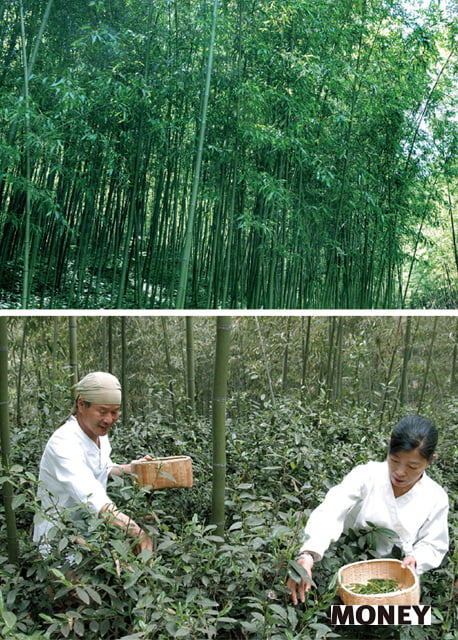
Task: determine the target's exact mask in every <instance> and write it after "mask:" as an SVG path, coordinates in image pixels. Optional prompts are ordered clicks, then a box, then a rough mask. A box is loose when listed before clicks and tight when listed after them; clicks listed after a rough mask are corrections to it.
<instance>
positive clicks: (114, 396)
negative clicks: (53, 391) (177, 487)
mask: <svg viewBox="0 0 458 640" xmlns="http://www.w3.org/2000/svg"><path fill="white" fill-rule="evenodd" d="M76 391H77V398H76V406H75V411H74V413H73V415H71V416H69V418H68V419H67V420H66V421H65V422H64V423H63V424H62V425H61V426H60V427H59V428H58V429H56V431H55V432H54V433H53V435H52V436H51V437H50V439H49V440H48V442H47V444H46V447H45V450H44V453H43V456H42V459H41V463H40V474H39V489H38V497H39V498H40V499H41V505H42V515H41V517H39V518H37V519H36V522H35V527H34V533H33V539H34V541H35V542H37V543H38V544H39V546H40V551H41V552H42V553H43V554H49V553H51V549H52V546H51V543H52V536H53V527H54V524H55V522H56V520H58V519H59V518H60V517H61V516H62V515H65V514H67V516H70V517H71V518H72V519H73V520H74V521H75V523H76V524H77V525H78V524H82V522H83V518H81V520H80V518H79V517H78V512H80V513H81V514H83V512H84V511H86V513H87V511H89V512H91V513H92V514H94V515H95V516H97V517H99V518H105V519H106V520H107V521H108V522H109V523H111V524H113V525H115V526H117V527H120V528H121V529H123V530H124V531H125V532H126V533H127V535H128V536H129V537H131V538H132V540H133V541H135V548H134V550H135V551H136V552H137V553H139V552H141V551H142V550H143V549H147V550H149V551H151V552H152V543H151V540H150V538H149V537H148V535H147V534H146V533H145V531H143V529H142V528H141V527H140V526H139V525H138V524H137V523H136V522H135V521H134V520H132V518H130V517H129V516H128V515H126V514H125V513H123V512H122V511H120V510H119V509H118V508H117V507H116V505H115V504H114V503H113V501H112V500H111V499H110V498H109V497H108V495H107V492H106V486H107V480H108V477H109V476H112V475H122V474H124V473H131V472H132V468H131V464H126V465H116V464H114V463H113V462H112V460H111V458H110V454H111V445H110V442H109V439H108V433H109V431H110V429H111V428H112V426H113V425H114V423H115V422H116V421H117V420H118V418H119V413H120V408H121V385H120V383H119V380H118V379H117V378H116V377H115V376H113V375H111V374H110V373H105V372H102V371H96V372H93V373H89V374H88V375H87V376H85V377H84V378H82V380H80V381H79V382H78V384H77V385H76ZM148 458H149V456H146V459H148ZM82 533H83V532H82Z"/></svg>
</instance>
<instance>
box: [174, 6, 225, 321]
mask: <svg viewBox="0 0 458 640" xmlns="http://www.w3.org/2000/svg"><path fill="white" fill-rule="evenodd" d="M217 12H218V0H214V2H213V19H212V27H211V35H210V46H209V49H208V61H207V73H206V78H205V89H204V96H203V102H202V111H201V119H200V131H199V144H198V147H197V155H196V162H195V167H194V178H193V183H192V193H191V202H190V205H189V214H188V220H187V224H186V234H185V241H184V246H183V251H182V255H181V265H180V281H179V284H178V291H177V296H176V308H177V309H183V308H184V304H185V298H186V288H187V280H188V275H189V262H190V258H191V247H192V242H193V236H194V233H193V231H194V219H195V213H196V204H197V193H198V189H199V184H200V171H201V167H202V156H203V149H204V140H205V130H206V124H207V111H208V100H209V96H210V82H211V75H212V66H213V49H214V46H215V37H216V18H217Z"/></svg>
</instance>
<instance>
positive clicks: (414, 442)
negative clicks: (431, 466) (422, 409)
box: [389, 414, 438, 461]
mask: <svg viewBox="0 0 458 640" xmlns="http://www.w3.org/2000/svg"><path fill="white" fill-rule="evenodd" d="M437 438H438V434H437V429H436V426H435V425H434V424H433V423H432V422H431V420H428V419H427V418H422V417H421V416H419V415H417V414H412V415H409V416H405V418H401V420H399V422H398V423H397V424H396V425H395V427H394V428H393V432H392V434H391V440H390V446H389V452H390V453H397V452H398V451H413V450H414V449H418V451H419V453H420V455H421V456H422V457H423V458H425V460H428V461H430V460H431V458H432V457H433V455H434V451H435V450H436V446H437Z"/></svg>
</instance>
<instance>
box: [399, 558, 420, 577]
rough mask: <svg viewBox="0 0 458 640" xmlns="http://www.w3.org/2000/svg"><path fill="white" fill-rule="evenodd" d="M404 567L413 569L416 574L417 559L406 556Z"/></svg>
mask: <svg viewBox="0 0 458 640" xmlns="http://www.w3.org/2000/svg"><path fill="white" fill-rule="evenodd" d="M401 566H402V567H410V568H411V569H413V571H415V573H416V572H417V561H416V560H415V558H414V557H413V556H406V557H405V558H404V560H403V561H402V565H401Z"/></svg>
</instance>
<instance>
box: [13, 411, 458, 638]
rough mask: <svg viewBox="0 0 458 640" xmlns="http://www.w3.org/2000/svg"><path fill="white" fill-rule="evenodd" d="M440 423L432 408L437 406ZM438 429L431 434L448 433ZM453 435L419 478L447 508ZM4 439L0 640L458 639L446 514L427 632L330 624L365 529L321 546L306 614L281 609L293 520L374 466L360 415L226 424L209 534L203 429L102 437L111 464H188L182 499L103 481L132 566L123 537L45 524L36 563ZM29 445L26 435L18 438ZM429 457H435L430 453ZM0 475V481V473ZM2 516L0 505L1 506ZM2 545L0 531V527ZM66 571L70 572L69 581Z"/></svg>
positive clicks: (31, 468) (22, 488)
mask: <svg viewBox="0 0 458 640" xmlns="http://www.w3.org/2000/svg"><path fill="white" fill-rule="evenodd" d="M444 413H445V409H444ZM452 422H453V421H451V420H449V421H448V422H447V421H445V420H443V424H445V425H448V424H452ZM453 428H454V427H453V426H450V427H446V429H448V430H446V431H445V432H444V433H443V434H442V435H443V440H442V442H443V445H441V446H444V447H445V448H444V449H443V450H442V449H441V451H440V452H439V460H441V457H442V459H443V462H438V464H437V466H436V467H433V468H432V470H431V474H432V475H434V477H436V478H437V479H438V480H439V481H441V482H442V483H443V484H444V485H445V486H446V487H447V488H448V490H449V494H450V497H451V502H452V506H456V503H455V501H456V498H457V487H456V475H454V473H453V472H454V469H455V467H454V464H455V462H454V461H455V458H456V444H455V439H454V434H453ZM24 431H27V430H26V429H25V430H23V431H22V433H21V434H20V437H19V438H18V439H17V440H16V441H15V445H18V443H19V444H20V446H15V448H14V456H13V457H14V463H15V464H14V466H13V468H12V470H11V472H12V475H11V479H12V482H13V485H14V494H15V498H14V501H15V504H14V506H15V509H16V517H17V522H18V528H19V531H20V541H19V542H20V563H19V566H18V567H16V566H12V565H10V564H9V563H8V560H7V558H6V557H5V556H6V554H5V553H2V555H1V556H0V586H1V594H2V596H1V599H0V629H2V633H3V636H4V637H6V638H11V639H12V640H22V639H23V638H29V639H30V638H32V639H34V640H55V639H57V638H71V639H72V640H77V639H79V638H84V639H85V640H102V639H109V640H121V639H122V640H153V639H154V640H168V639H180V638H183V639H185V640H207V639H209V640H211V639H215V640H317V639H319V638H348V639H349V640H351V639H353V640H354V639H356V638H365V639H367V638H371V637H377V638H398V639H399V640H404V639H405V640H407V639H409V638H412V639H418V640H429V639H430V638H431V639H432V638H434V640H451V639H456V638H458V635H457V632H456V627H457V606H456V598H455V592H454V586H453V585H454V580H455V577H456V573H457V566H458V557H457V549H456V546H455V541H456V534H457V531H458V522H457V518H456V510H455V509H452V515H451V517H450V529H451V539H452V547H451V550H450V553H449V554H448V556H447V558H446V560H445V561H444V563H443V566H442V567H441V568H439V569H437V570H435V571H430V572H428V573H427V574H426V575H425V576H424V577H423V578H422V602H423V603H425V604H429V603H431V604H432V606H433V615H434V624H433V625H432V626H431V627H397V628H393V627H363V628H359V627H343V626H338V627H331V626H330V622H329V607H330V605H331V604H332V603H338V602H339V600H338V598H337V596H336V593H335V575H336V571H337V569H338V568H339V566H341V565H342V564H344V563H347V562H351V561H355V560H357V559H365V558H371V557H374V555H375V554H374V552H373V550H372V548H373V544H372V543H373V535H374V531H373V530H369V531H366V532H364V533H362V532H350V533H349V534H348V535H347V536H345V537H342V538H341V539H340V540H339V541H338V542H337V543H335V544H333V545H332V547H331V549H330V550H329V551H328V553H327V554H326V556H325V558H324V559H323V561H322V562H320V563H318V564H317V566H316V570H315V571H314V576H313V577H314V582H315V585H316V586H315V588H314V589H312V590H311V592H309V594H308V596H307V602H306V605H305V606H304V605H299V606H297V607H294V606H293V605H292V604H291V602H290V600H289V597H288V593H287V590H286V586H285V581H286V578H287V576H288V573H289V572H291V573H292V574H294V571H295V564H294V555H295V553H296V551H297V548H298V546H299V541H300V536H301V530H302V527H303V524H304V522H305V520H306V517H307V515H308V513H309V512H310V510H311V509H313V508H314V507H315V506H316V505H317V504H318V503H319V501H320V500H321V499H322V498H323V496H324V494H325V492H326V491H327V489H328V488H329V487H330V486H332V485H333V484H335V483H336V482H338V481H339V480H340V479H341V478H342V476H343V475H344V474H345V473H346V472H347V471H348V470H350V469H351V468H352V467H353V466H354V465H356V464H359V463H361V462H365V461H367V460H369V459H371V458H372V459H374V458H377V459H382V458H383V456H384V455H385V446H386V438H387V436H388V432H387V431H385V430H384V429H382V430H381V429H380V428H379V426H378V422H377V420H376V419H375V416H373V415H372V414H371V413H370V412H368V411H366V410H365V409H363V408H361V409H355V408H353V409H352V410H351V412H350V411H349V412H348V413H347V414H343V413H338V412H336V411H333V410H332V409H331V408H329V407H326V406H325V407H323V406H317V407H308V408H307V410H305V409H304V408H303V407H301V406H299V405H297V404H293V403H284V404H282V405H281V406H277V407H276V408H275V409H274V408H273V407H272V406H270V405H269V404H268V403H265V406H263V407H260V408H259V409H258V410H257V412H254V413H253V414H250V415H249V416H247V420H246V421H245V420H244V421H238V420H237V419H236V418H232V419H231V420H230V424H229V427H228V433H227V456H228V474H227V491H226V496H227V499H226V532H225V536H224V538H219V537H217V536H216V535H215V527H214V526H213V525H211V524H209V515H210V508H211V463H212V461H211V447H210V446H209V434H210V426H209V424H208V422H206V421H205V420H202V419H199V420H198V419H197V418H196V419H195V420H193V421H191V422H189V421H187V422H186V423H185V422H184V420H183V423H182V424H179V423H177V424H175V425H173V424H169V425H164V424H163V425H161V426H160V428H156V429H155V428H154V426H153V425H145V424H144V423H143V424H140V421H138V422H136V421H135V420H132V421H131V424H130V425H129V427H128V428H126V429H125V430H124V429H123V427H122V426H119V427H118V428H117V430H116V432H115V433H114V434H113V437H112V443H113V447H114V452H115V454H116V457H117V458H119V461H120V462H121V461H122V460H126V459H130V458H135V457H136V456H138V455H139V453H146V452H150V453H152V454H154V455H163V454H179V453H187V454H191V455H192V457H193V463H194V471H195V486H194V487H193V488H192V489H174V490H163V491H156V492H153V493H148V492H147V491H145V490H144V489H140V488H138V487H137V486H136V485H135V484H133V483H132V482H131V481H130V480H129V479H119V478H115V479H114V480H113V481H111V482H110V485H109V493H110V495H111V496H112V497H113V499H114V501H115V502H116V503H117V504H118V505H119V506H120V507H121V508H122V509H124V510H125V511H127V512H128V513H131V514H132V515H133V517H134V518H135V520H137V521H138V522H140V523H141V524H142V526H143V527H144V528H145V529H146V530H147V531H148V533H149V534H150V536H151V538H152V539H153V544H154V553H153V555H152V556H151V557H149V556H148V554H147V553H146V552H144V553H143V554H142V555H141V556H135V555H134V554H133V551H132V545H131V543H130V541H129V540H127V539H126V538H125V536H124V534H123V533H122V532H121V531H118V530H117V529H113V528H110V527H109V526H108V525H107V524H106V523H105V522H104V521H101V520H91V526H90V533H89V536H88V537H87V539H86V545H84V546H81V545H80V544H78V542H77V533H78V532H77V531H75V530H73V529H72V527H71V526H70V525H69V524H68V523H67V524H64V523H62V525H61V526H59V527H56V529H55V537H54V547H55V553H54V555H53V557H52V558H51V559H50V560H49V561H46V562H44V561H43V559H42V558H41V557H40V556H39V555H38V553H37V550H36V548H35V547H34V545H33V544H32V542H31V529H32V526H33V520H34V517H35V514H37V513H38V512H39V510H40V505H39V504H38V503H37V500H36V497H35V496H36V485H37V471H36V470H37V468H38V463H39V454H38V450H37V447H34V446H32V447H30V448H29V447H26V446H24V442H26V440H27V439H26V438H25V435H24ZM29 437H30V438H32V437H33V436H32V434H31V433H29ZM442 453H443V454H444V455H443V456H442ZM2 475H3V474H2ZM0 509H3V507H0ZM0 536H1V538H0V539H1V548H2V549H3V548H6V538H5V536H6V531H5V526H4V523H3V520H2V524H1V525H0ZM69 572H70V573H69Z"/></svg>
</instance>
